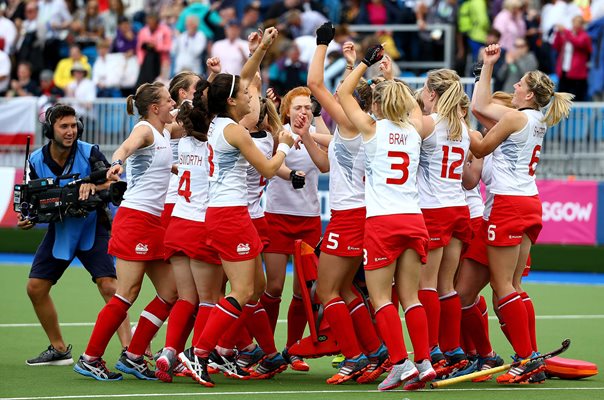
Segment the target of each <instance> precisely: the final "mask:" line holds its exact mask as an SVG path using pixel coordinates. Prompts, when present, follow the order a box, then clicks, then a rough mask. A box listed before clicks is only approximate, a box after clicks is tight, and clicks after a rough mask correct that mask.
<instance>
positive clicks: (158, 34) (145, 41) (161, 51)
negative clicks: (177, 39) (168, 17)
mask: <svg viewBox="0 0 604 400" xmlns="http://www.w3.org/2000/svg"><path fill="white" fill-rule="evenodd" d="M171 48H172V31H171V30H170V28H169V27H168V26H167V25H165V24H164V23H162V22H160V21H159V18H158V16H157V15H156V14H149V15H148V16H147V25H145V27H144V28H143V29H141V30H140V32H139V33H138V38H137V44H136V56H137V57H138V62H139V64H140V66H141V68H140V75H139V78H138V83H137V86H139V85H142V84H143V83H147V82H153V81H155V80H156V79H157V78H158V77H159V76H160V74H161V71H162V67H163V69H164V70H166V71H167V70H169V69H168V68H167V66H168V65H169V64H170V49H171Z"/></svg>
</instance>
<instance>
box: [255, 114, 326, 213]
mask: <svg viewBox="0 0 604 400" xmlns="http://www.w3.org/2000/svg"><path fill="white" fill-rule="evenodd" d="M284 128H285V129H286V130H290V126H289V124H287V125H285V126H284ZM312 129H313V128H312V127H311V132H312V131H313V130H312ZM292 135H293V136H294V138H297V137H298V135H296V134H294V133H292ZM285 166H286V167H288V168H289V169H291V170H296V171H304V173H305V174H306V184H305V185H304V187H303V188H302V189H294V188H293V186H292V183H291V182H290V181H289V180H285V179H281V178H279V177H278V176H275V177H274V178H271V180H270V182H269V184H268V186H267V188H266V208H265V211H266V212H269V213H274V214H286V215H296V216H301V217H316V216H319V215H321V206H320V204H319V168H317V166H316V165H315V164H314V163H313V161H312V159H311V158H310V155H309V154H308V151H307V150H306V147H304V145H302V146H300V148H299V149H296V148H295V147H293V148H292V149H291V151H290V152H289V154H288V155H287V157H285Z"/></svg>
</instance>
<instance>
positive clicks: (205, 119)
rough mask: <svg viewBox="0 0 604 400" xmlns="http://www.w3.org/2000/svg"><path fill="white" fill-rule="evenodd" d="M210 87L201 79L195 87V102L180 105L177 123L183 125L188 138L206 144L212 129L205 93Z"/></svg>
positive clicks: (184, 102)
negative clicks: (190, 137)
mask: <svg viewBox="0 0 604 400" xmlns="http://www.w3.org/2000/svg"><path fill="white" fill-rule="evenodd" d="M209 86H210V83H209V82H208V81H206V80H205V79H201V80H199V81H198V82H197V85H196V86H195V94H194V95H193V102H188V101H183V102H182V104H181V105H180V108H179V111H178V116H177V117H176V121H177V122H178V123H179V124H181V125H182V127H183V128H184V129H185V132H186V133H187V136H193V137H194V138H195V139H197V140H199V141H201V142H206V141H207V140H208V130H209V128H210V122H211V115H210V113H209V111H208V105H207V98H206V96H205V95H204V91H205V90H206V89H207V88H208V87H209Z"/></svg>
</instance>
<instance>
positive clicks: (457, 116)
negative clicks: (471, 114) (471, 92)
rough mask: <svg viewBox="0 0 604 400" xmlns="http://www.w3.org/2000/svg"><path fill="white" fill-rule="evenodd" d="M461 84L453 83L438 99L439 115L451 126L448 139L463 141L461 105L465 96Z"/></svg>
mask: <svg viewBox="0 0 604 400" xmlns="http://www.w3.org/2000/svg"><path fill="white" fill-rule="evenodd" d="M464 94H465V93H464V91H463V87H462V86H461V82H459V81H452V82H451V84H450V85H449V88H448V89H447V90H445V92H444V93H443V94H442V96H440V97H439V98H438V102H437V103H436V104H437V110H438V111H437V113H438V114H439V115H440V117H441V118H444V119H445V120H446V121H447V125H448V126H449V134H448V139H449V140H453V141H457V142H459V141H461V133H462V127H461V109H460V103H461V99H462V96H463V95H464Z"/></svg>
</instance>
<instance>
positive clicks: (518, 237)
mask: <svg viewBox="0 0 604 400" xmlns="http://www.w3.org/2000/svg"><path fill="white" fill-rule="evenodd" d="M510 239H522V235H520V236H516V235H510Z"/></svg>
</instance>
